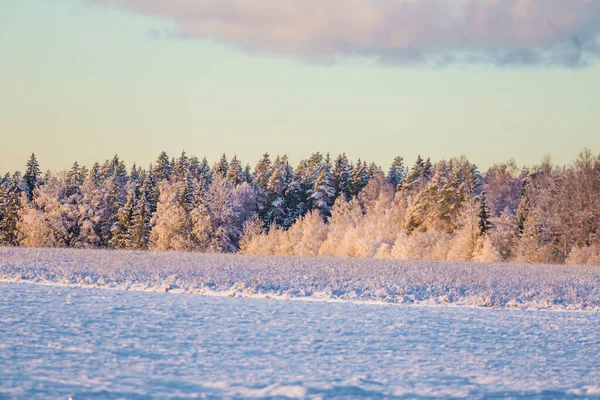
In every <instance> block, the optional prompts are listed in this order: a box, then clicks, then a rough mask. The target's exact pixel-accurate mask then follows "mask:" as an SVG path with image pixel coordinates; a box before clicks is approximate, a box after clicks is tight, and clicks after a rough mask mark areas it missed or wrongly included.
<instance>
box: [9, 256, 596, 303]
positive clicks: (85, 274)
mask: <svg viewBox="0 0 600 400" xmlns="http://www.w3.org/2000/svg"><path fill="white" fill-rule="evenodd" d="M0 281H4V282H28V283H41V284H54V285H68V286H77V287H102V288H113V289H121V290H134V291H151V292H157V291H162V292H165V291H169V292H176V293H181V292H185V293H194V294H207V295H229V296H234V295H235V296H243V297H269V298H286V299H304V300H328V301H334V300H336V301H351V302H380V303H409V304H451V305H468V306H483V307H490V306H499V307H518V308H536V309H538V308H542V309H555V310H589V311H600V267H593V266H586V267H584V266H559V265H517V264H467V263H451V262H432V261H421V262H419V261H382V260H372V259H368V260H365V259H333V258H301V257H276V256H241V255H226V254H199V253H151V252H126V251H106V250H61V249H22V248H0Z"/></svg>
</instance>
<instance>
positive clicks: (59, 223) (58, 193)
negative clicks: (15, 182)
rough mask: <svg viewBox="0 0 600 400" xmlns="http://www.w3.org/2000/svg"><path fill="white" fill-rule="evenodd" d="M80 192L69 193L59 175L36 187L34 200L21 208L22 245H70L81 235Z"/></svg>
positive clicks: (19, 228) (20, 234)
mask: <svg viewBox="0 0 600 400" xmlns="http://www.w3.org/2000/svg"><path fill="white" fill-rule="evenodd" d="M78 197H79V195H71V196H67V195H66V185H65V183H64V182H61V181H59V180H58V179H56V178H53V179H51V180H50V181H48V182H46V184H45V185H44V186H41V187H39V188H37V189H36V190H35V193H34V196H33V200H32V201H31V202H29V203H27V204H26V205H24V206H23V208H22V209H21V210H19V216H20V219H19V221H18V223H17V229H18V232H19V244H20V245H21V246H24V247H71V246H73V245H74V244H75V243H76V241H77V237H78V235H79V226H78V224H77V221H78V219H79V216H78V207H77V204H76V203H77V199H78Z"/></svg>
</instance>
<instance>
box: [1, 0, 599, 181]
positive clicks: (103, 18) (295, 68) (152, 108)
mask: <svg viewBox="0 0 600 400" xmlns="http://www.w3.org/2000/svg"><path fill="white" fill-rule="evenodd" d="M599 55H600V0H569V1H565V0H329V1H327V2H323V1H322V0H297V1H296V0H295V1H281V0H176V1H164V0H0V173H4V172H8V171H14V170H16V169H19V170H22V169H23V168H24V164H25V162H26V160H27V158H28V157H29V155H30V154H31V153H32V152H35V153H36V155H37V157H38V159H39V161H40V163H41V167H42V169H44V170H46V169H50V170H52V171H60V170H64V169H68V168H70V166H71V165H72V163H73V162H74V161H78V162H79V164H81V165H88V166H90V165H91V164H92V163H93V162H95V161H100V162H102V161H104V160H106V159H108V158H111V157H112V156H113V155H114V154H115V153H117V154H118V155H119V157H120V158H122V159H123V160H125V162H126V163H127V164H128V165H131V164H132V163H134V162H135V163H137V164H138V165H144V166H147V165H148V164H149V163H151V162H154V161H155V160H156V158H157V156H158V154H159V153H160V152H161V151H163V150H165V151H167V153H168V154H169V155H170V156H175V157H177V156H178V155H179V154H180V153H181V152H182V150H185V151H186V152H187V153H188V154H193V155H197V156H199V157H204V156H206V157H207V159H208V160H209V162H211V163H212V162H214V161H216V160H217V159H218V158H219V157H220V155H221V154H222V153H226V154H227V155H228V156H229V157H232V156H233V155H234V154H235V155H237V156H238V158H241V159H242V160H243V161H244V162H248V163H250V164H251V165H254V164H255V163H256V161H257V160H258V159H259V157H260V156H261V154H263V153H264V152H265V151H267V152H269V153H270V154H272V155H275V154H284V153H286V154H288V156H289V157H290V160H291V161H292V163H297V162H298V161H300V160H301V159H303V158H306V157H308V156H309V155H310V153H312V152H315V151H320V152H323V153H326V152H330V153H332V154H334V155H337V154H338V153H341V152H345V153H346V154H347V155H348V156H349V157H350V158H351V159H352V160H356V159H357V158H359V157H360V158H362V159H367V160H368V161H374V162H376V163H378V164H380V165H382V166H383V167H384V168H387V166H389V164H390V163H391V161H392V159H393V158H394V157H395V156H397V155H400V156H403V157H404V158H405V160H406V161H407V163H408V164H409V165H410V164H412V163H413V162H414V160H415V159H416V157H417V155H419V154H420V155H422V156H423V157H431V159H433V160H439V159H442V158H450V157H454V156H461V155H465V156H467V157H468V158H469V159H470V160H471V161H473V162H475V163H476V164H477V165H478V166H479V167H480V168H481V169H483V170H484V169H486V168H487V167H489V166H490V165H492V164H493V163H496V162H502V161H507V160H509V159H511V158H514V159H515V160H516V162H517V163H518V164H519V165H532V164H535V163H537V162H539V161H540V160H541V159H542V157H544V156H545V155H547V154H550V155H551V156H552V160H553V161H554V162H555V163H558V164H564V163H569V162H571V161H572V160H574V159H575V157H576V156H577V154H578V153H579V151H581V150H582V149H584V148H589V149H591V150H592V151H593V152H595V153H598V152H600V128H599V126H600V62H598V61H600V60H599V58H600V56H599Z"/></svg>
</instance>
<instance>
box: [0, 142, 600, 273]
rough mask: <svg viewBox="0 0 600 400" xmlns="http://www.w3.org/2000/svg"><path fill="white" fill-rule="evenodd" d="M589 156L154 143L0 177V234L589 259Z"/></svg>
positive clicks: (225, 247)
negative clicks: (207, 148)
mask: <svg viewBox="0 0 600 400" xmlns="http://www.w3.org/2000/svg"><path fill="white" fill-rule="evenodd" d="M599 225H600V156H594V155H592V153H591V152H590V151H588V150H585V151H583V152H582V153H581V154H580V155H579V156H578V158H577V159H576V160H575V162H573V163H572V164H571V165H568V166H560V167H559V166H554V165H552V164H551V163H550V162H549V160H544V161H543V162H542V163H540V165H537V166H534V167H532V168H518V167H517V166H516V165H515V163H514V162H508V163H503V164H496V165H494V166H492V167H491V168H489V169H488V170H487V171H486V172H485V173H481V172H480V171H479V170H478V168H477V167H476V166H475V165H474V164H472V163H470V162H469V161H468V160H467V159H466V158H464V157H462V158H456V159H451V160H442V161H439V162H436V163H435V164H433V163H432V162H431V161H430V160H429V159H427V160H424V159H422V158H421V157H418V159H417V160H416V161H415V163H414V164H413V165H411V166H410V167H407V166H405V165H404V160H403V159H402V158H401V157H397V158H396V159H394V160H393V163H392V166H391V167H390V169H389V170H388V171H387V172H386V173H384V172H383V171H382V169H381V168H380V167H379V166H377V165H376V164H374V163H366V162H364V161H361V160H358V161H357V162H351V161H349V160H348V159H347V157H346V156H345V155H344V154H341V155H339V156H338V157H336V158H335V159H331V158H330V157H329V155H328V154H327V155H323V154H321V153H314V154H312V155H311V156H310V157H309V158H307V159H306V160H302V161H301V162H300V163H299V165H298V166H297V167H295V168H294V167H292V166H291V165H290V163H289V162H288V159H287V157H286V156H277V157H275V159H274V160H271V157H270V156H269V154H266V153H265V154H264V155H263V156H262V157H261V158H260V160H259V161H258V163H257V164H256V165H255V167H254V168H251V167H250V166H249V165H245V166H244V165H243V164H242V162H241V161H240V160H238V159H237V157H233V158H232V159H231V160H228V159H227V157H226V156H225V155H223V156H222V157H221V159H220V160H219V161H217V162H216V163H215V164H214V165H213V166H212V167H211V166H209V164H208V162H207V160H206V159H203V160H199V159H198V158H197V157H188V156H187V155H186V153H185V152H184V153H182V154H181V156H180V157H179V158H177V159H174V158H173V159H170V158H169V157H168V155H167V154H166V153H165V152H162V153H161V154H160V155H159V157H158V159H157V160H156V162H155V163H153V164H152V165H150V166H149V167H148V168H145V169H144V168H140V167H136V166H135V165H134V166H133V167H132V168H131V169H130V170H129V171H128V170H127V168H126V166H125V164H124V162H123V161H122V160H120V159H119V157H118V156H115V157H114V158H112V159H111V160H107V161H105V162H104V163H103V164H99V163H95V164H94V165H93V166H92V167H91V168H89V169H88V168H86V167H80V166H79V165H78V163H77V162H76V163H74V165H73V167H72V168H71V169H70V170H69V171H65V172H61V173H58V174H52V173H50V172H46V173H45V174H42V172H41V170H40V166H39V164H38V162H37V160H36V157H35V155H32V156H31V158H30V159H29V161H28V162H27V164H26V169H25V171H24V173H23V174H21V173H19V172H16V173H14V174H12V175H10V174H6V175H5V176H4V177H3V178H0V244H1V245H9V246H11V245H12V246H26V247H78V248H112V249H132V250H133V249H135V250H146V249H150V250H161V251H163V250H183V251H203V252H236V251H240V252H244V253H248V254H290V255H333V256H347V257H377V258H392V259H440V260H464V261H490V262H492V261H518V262H531V263H538V262H544V263H573V264H584V263H587V264H598V265H600V238H598V236H597V233H598V226H599Z"/></svg>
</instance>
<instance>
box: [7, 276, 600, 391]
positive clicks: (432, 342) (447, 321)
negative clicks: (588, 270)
mask: <svg viewBox="0 0 600 400" xmlns="http://www.w3.org/2000/svg"><path fill="white" fill-rule="evenodd" d="M0 298H1V301H0V316H1V323H0V398H18V399H20V398H23V399H34V398H35V399H45V398H48V399H57V398H59V399H67V398H68V397H72V398H73V399H74V400H77V399H89V398H101V399H113V398H125V399H136V398H137V399H145V398H148V397H154V398H161V399H163V398H165V399H166V398H198V397H206V398H236V397H244V398H247V397H259V398H281V397H284V396H287V397H301V398H432V397H440V398H546V399H557V398H598V397H600V351H599V350H600V313H588V312H546V311H534V310H521V309H507V308H486V309H484V308H473V307H431V306H397V307H390V306H386V305H381V304H355V303H323V302H298V301H273V300H267V299H245V298H239V297H234V298H231V297H211V296H189V295H186V294H171V293H141V292H132V291H119V290H97V289H82V288H67V287H61V286H42V285H24V284H15V283H0Z"/></svg>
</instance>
